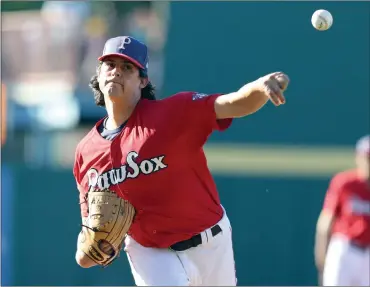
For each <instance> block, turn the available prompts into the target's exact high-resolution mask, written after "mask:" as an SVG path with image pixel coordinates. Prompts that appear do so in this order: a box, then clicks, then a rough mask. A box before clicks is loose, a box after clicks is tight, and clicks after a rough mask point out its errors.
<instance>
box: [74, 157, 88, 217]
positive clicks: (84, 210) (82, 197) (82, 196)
mask: <svg viewBox="0 0 370 287" xmlns="http://www.w3.org/2000/svg"><path fill="white" fill-rule="evenodd" d="M79 161H80V155H79V153H78V151H76V156H75V162H74V166H73V176H74V178H75V180H76V185H77V189H78V193H79V204H80V212H81V217H87V216H88V206H87V199H86V192H85V191H84V189H83V187H82V184H81V178H80V162H79Z"/></svg>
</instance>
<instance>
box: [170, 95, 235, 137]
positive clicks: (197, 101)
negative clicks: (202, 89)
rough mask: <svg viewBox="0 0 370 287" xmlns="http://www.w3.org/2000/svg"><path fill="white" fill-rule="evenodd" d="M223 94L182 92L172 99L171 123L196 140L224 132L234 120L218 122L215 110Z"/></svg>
mask: <svg viewBox="0 0 370 287" xmlns="http://www.w3.org/2000/svg"><path fill="white" fill-rule="evenodd" d="M220 95H221V94H210V95H208V94H204V93H198V92H181V93H178V94H176V95H174V96H172V97H171V101H170V102H169V104H170V106H171V107H170V108H171V110H172V116H171V121H172V124H173V125H174V126H177V127H180V126H181V127H183V128H182V131H183V132H186V133H189V134H191V135H192V136H193V137H195V138H199V139H204V138H205V137H208V136H209V135H210V134H211V133H212V132H213V131H215V130H218V131H224V130H226V129H227V128H229V127H230V125H231V123H232V119H231V118H230V119H221V120H218V119H217V117H216V112H215V108H214V103H215V100H216V99H217V97H219V96H220Z"/></svg>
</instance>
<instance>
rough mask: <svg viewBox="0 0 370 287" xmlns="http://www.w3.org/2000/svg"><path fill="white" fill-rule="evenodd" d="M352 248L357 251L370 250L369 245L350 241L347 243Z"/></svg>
mask: <svg viewBox="0 0 370 287" xmlns="http://www.w3.org/2000/svg"><path fill="white" fill-rule="evenodd" d="M349 244H350V245H351V246H352V247H354V248H356V249H359V250H361V251H365V250H366V249H368V248H370V245H362V244H359V243H357V242H354V241H350V243H349Z"/></svg>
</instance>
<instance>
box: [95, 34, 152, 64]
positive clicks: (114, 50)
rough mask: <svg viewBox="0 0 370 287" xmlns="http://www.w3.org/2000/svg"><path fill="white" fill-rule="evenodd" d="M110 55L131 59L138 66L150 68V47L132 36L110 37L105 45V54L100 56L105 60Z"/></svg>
mask: <svg viewBox="0 0 370 287" xmlns="http://www.w3.org/2000/svg"><path fill="white" fill-rule="evenodd" d="M108 56H118V57H121V58H124V59H126V60H129V61H130V62H132V63H133V64H134V65H136V66H137V67H138V68H140V69H143V70H144V71H147V70H148V65H149V57H148V47H147V46H146V45H145V44H144V43H142V42H140V41H138V40H136V39H135V38H133V37H130V36H120V37H116V38H111V39H109V40H108V41H107V42H106V43H105V45H104V50H103V54H102V55H101V56H100V57H99V58H98V60H99V61H103V60H104V59H105V58H106V57H108Z"/></svg>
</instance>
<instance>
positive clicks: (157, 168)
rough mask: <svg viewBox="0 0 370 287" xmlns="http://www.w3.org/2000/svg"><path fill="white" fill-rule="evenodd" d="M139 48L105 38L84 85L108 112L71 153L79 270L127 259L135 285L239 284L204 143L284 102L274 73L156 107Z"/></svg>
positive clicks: (281, 81) (282, 83) (282, 80)
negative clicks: (236, 86) (78, 222)
mask: <svg viewBox="0 0 370 287" xmlns="http://www.w3.org/2000/svg"><path fill="white" fill-rule="evenodd" d="M148 69H149V58H148V49H147V46H146V45H145V44H143V43H142V42H140V41H138V40H136V39H135V38H133V37H129V36H120V37H116V38H112V39H109V40H108V41H107V42H106V44H105V47H104V49H103V53H102V55H101V57H99V59H98V65H97V69H96V74H95V75H94V76H93V78H92V80H91V83H90V86H91V88H92V90H93V93H94V99H95V103H96V104H97V105H98V106H101V107H104V108H105V109H106V112H107V115H106V116H105V117H104V118H102V119H101V120H99V121H98V122H97V123H96V125H95V126H94V127H93V128H92V129H91V131H90V132H89V133H88V134H87V135H86V136H85V137H84V138H83V139H82V140H81V142H80V143H79V144H78V146H77V148H76V154H75V163H74V169H73V173H74V176H75V179H76V182H77V187H78V190H79V192H80V203H81V216H82V230H81V232H80V234H79V238H78V243H77V252H76V261H77V263H78V264H79V265H80V266H81V267H84V268H89V267H92V266H95V265H99V266H108V265H109V264H112V262H113V261H114V259H116V258H117V256H118V255H119V254H120V252H121V249H122V248H124V251H125V252H126V254H127V257H128V260H129V263H130V266H131V270H132V274H133V277H134V280H135V282H136V284H137V285H138V286H191V285H192V286H202V285H204V286H206V285H208V286H209V285H213V286H235V285H236V283H237V281H236V272H235V266H234V265H235V264H234V254H233V244H232V229H231V224H230V221H229V218H228V216H227V213H226V211H225V209H224V208H223V206H222V205H221V203H220V198H219V195H218V192H217V188H216V185H215V182H214V180H213V178H212V175H211V172H210V171H209V169H208V167H207V161H206V157H205V154H204V151H203V145H204V144H205V142H206V141H207V139H208V137H209V136H210V135H211V133H212V132H214V131H224V130H226V129H227V128H228V127H229V126H230V125H231V123H232V121H233V119H234V118H239V117H244V116H247V115H250V114H253V113H254V112H256V111H258V110H259V109H260V108H261V107H262V106H264V105H265V104H266V103H267V102H268V101H269V100H271V101H272V103H273V104H274V105H276V106H280V105H282V104H284V103H285V97H284V95H283V92H284V91H285V90H286V88H287V86H288V82H289V80H288V77H287V76H286V75H285V74H284V73H282V72H275V73H271V74H268V75H266V76H263V77H261V78H259V79H256V80H255V81H252V82H250V83H248V84H246V85H244V86H243V87H241V88H240V89H238V90H236V91H234V92H232V93H229V94H212V95H208V94H204V93H199V92H192V91H183V92H178V93H176V94H174V95H172V96H169V97H166V98H165V99H162V100H156V98H155V90H154V86H153V85H152V84H151V82H150V79H149V78H148Z"/></svg>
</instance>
